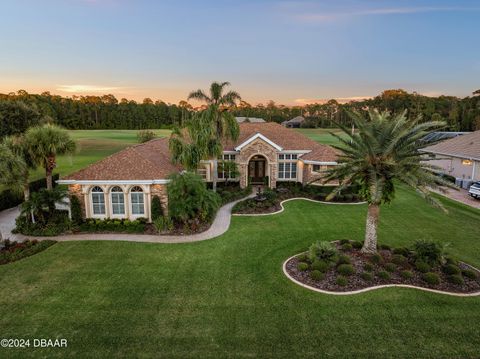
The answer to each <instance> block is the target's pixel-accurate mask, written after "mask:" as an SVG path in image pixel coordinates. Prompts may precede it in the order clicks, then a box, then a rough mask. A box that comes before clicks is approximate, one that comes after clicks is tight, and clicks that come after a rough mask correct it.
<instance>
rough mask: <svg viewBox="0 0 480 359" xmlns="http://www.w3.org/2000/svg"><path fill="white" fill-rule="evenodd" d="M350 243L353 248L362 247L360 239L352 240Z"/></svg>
mask: <svg viewBox="0 0 480 359" xmlns="http://www.w3.org/2000/svg"><path fill="white" fill-rule="evenodd" d="M351 244H352V247H353V248H355V249H360V248H362V247H363V243H362V242H360V241H352V242H351Z"/></svg>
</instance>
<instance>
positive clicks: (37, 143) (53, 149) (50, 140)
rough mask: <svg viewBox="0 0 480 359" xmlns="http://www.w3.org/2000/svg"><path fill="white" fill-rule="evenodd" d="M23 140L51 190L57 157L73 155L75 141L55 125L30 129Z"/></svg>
mask: <svg viewBox="0 0 480 359" xmlns="http://www.w3.org/2000/svg"><path fill="white" fill-rule="evenodd" d="M25 140H26V141H27V143H28V145H29V148H30V155H31V156H32V158H34V159H35V161H36V162H38V163H41V164H42V166H43V168H45V176H46V179H47V189H48V190H51V189H52V188H53V181H52V173H53V169H54V168H55V167H56V165H57V163H56V160H57V156H59V155H66V154H73V153H74V152H75V148H76V145H75V141H73V140H72V139H71V138H70V135H69V134H68V132H67V131H66V130H64V129H63V128H61V127H58V126H56V125H52V124H47V125H43V126H35V127H31V128H29V129H28V130H27V132H26V133H25Z"/></svg>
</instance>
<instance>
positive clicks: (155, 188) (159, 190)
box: [149, 184, 168, 214]
mask: <svg viewBox="0 0 480 359" xmlns="http://www.w3.org/2000/svg"><path fill="white" fill-rule="evenodd" d="M150 195H151V196H152V198H153V196H158V197H159V198H160V202H161V204H162V210H163V213H164V214H167V213H168V194H167V185H164V184H152V185H151V186H150ZM150 207H151V206H149V208H150Z"/></svg>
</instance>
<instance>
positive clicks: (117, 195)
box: [110, 186, 125, 216]
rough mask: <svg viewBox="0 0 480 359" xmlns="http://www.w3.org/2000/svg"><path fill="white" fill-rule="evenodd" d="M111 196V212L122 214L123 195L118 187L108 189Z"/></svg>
mask: <svg viewBox="0 0 480 359" xmlns="http://www.w3.org/2000/svg"><path fill="white" fill-rule="evenodd" d="M110 194H111V197H112V214H113V215H117V216H118V215H122V214H125V196H124V195H123V191H122V189H121V188H120V187H118V186H115V187H113V188H112V189H111V190H110Z"/></svg>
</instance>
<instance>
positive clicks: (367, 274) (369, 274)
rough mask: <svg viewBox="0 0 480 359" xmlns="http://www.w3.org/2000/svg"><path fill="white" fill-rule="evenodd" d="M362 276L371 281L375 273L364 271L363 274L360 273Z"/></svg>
mask: <svg viewBox="0 0 480 359" xmlns="http://www.w3.org/2000/svg"><path fill="white" fill-rule="evenodd" d="M360 278H362V279H363V280H365V281H367V282H371V281H372V280H373V274H372V273H370V272H362V274H360Z"/></svg>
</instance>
